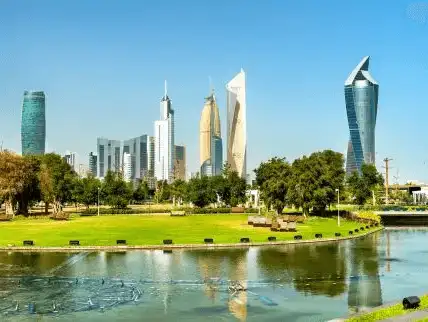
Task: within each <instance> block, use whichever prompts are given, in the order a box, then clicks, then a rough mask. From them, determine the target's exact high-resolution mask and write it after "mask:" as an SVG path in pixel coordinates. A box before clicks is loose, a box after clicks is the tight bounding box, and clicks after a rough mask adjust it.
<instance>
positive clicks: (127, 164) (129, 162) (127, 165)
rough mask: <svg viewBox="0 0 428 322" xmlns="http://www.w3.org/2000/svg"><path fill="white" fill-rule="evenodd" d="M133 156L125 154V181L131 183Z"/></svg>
mask: <svg viewBox="0 0 428 322" xmlns="http://www.w3.org/2000/svg"><path fill="white" fill-rule="evenodd" d="M132 170H133V169H132V156H131V153H129V152H124V153H123V179H124V180H125V181H126V182H130V181H131V179H132V175H133V173H132Z"/></svg>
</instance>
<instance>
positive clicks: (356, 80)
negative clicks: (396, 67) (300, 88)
mask: <svg viewBox="0 0 428 322" xmlns="http://www.w3.org/2000/svg"><path fill="white" fill-rule="evenodd" d="M369 60H370V57H369V56H366V57H364V58H363V60H362V61H361V62H360V63H359V64H358V65H357V67H355V69H354V70H353V71H352V73H351V74H350V75H349V77H348V79H347V80H346V81H345V103H346V114H347V117H348V126H349V134H350V135H349V136H350V138H349V142H348V152H347V154H346V174H347V175H349V174H351V173H352V172H353V171H360V169H361V165H362V164H363V163H366V164H374V163H375V154H376V153H375V128H376V117H377V106H378V97H379V84H378V83H377V82H376V81H375V80H374V79H373V77H372V76H371V75H370V73H369V71H368V69H369Z"/></svg>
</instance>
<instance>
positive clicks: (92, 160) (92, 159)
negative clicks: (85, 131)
mask: <svg viewBox="0 0 428 322" xmlns="http://www.w3.org/2000/svg"><path fill="white" fill-rule="evenodd" d="M88 164H89V172H90V173H91V174H92V175H93V176H94V177H96V176H97V164H98V163H97V155H96V154H94V153H93V152H91V153H89V163H88Z"/></svg>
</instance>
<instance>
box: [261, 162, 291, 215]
mask: <svg viewBox="0 0 428 322" xmlns="http://www.w3.org/2000/svg"><path fill="white" fill-rule="evenodd" d="M254 172H255V174H256V183H257V186H258V187H259V189H260V197H261V199H262V200H263V201H264V202H265V204H266V206H267V207H268V209H269V208H271V207H273V208H274V209H275V211H276V213H277V214H281V213H282V211H283V209H284V207H285V205H286V201H287V192H288V186H289V179H290V175H291V168H290V164H289V163H288V162H287V161H286V160H285V158H282V159H280V158H277V157H275V158H272V159H270V160H269V161H267V162H262V163H261V164H260V166H259V167H258V168H257V169H255V170H254Z"/></svg>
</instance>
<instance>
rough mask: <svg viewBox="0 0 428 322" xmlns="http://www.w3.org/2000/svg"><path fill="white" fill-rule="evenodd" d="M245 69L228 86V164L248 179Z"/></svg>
mask: <svg viewBox="0 0 428 322" xmlns="http://www.w3.org/2000/svg"><path fill="white" fill-rule="evenodd" d="M245 90H246V89H245V72H244V70H243V69H241V71H240V72H239V73H238V74H237V75H236V76H235V77H234V78H233V79H232V80H231V81H230V82H229V83H227V85H226V93H227V163H228V164H229V166H230V167H231V169H232V170H234V171H237V172H238V174H239V176H240V177H241V178H244V179H247V178H246V175H247V104H246V92H245Z"/></svg>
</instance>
